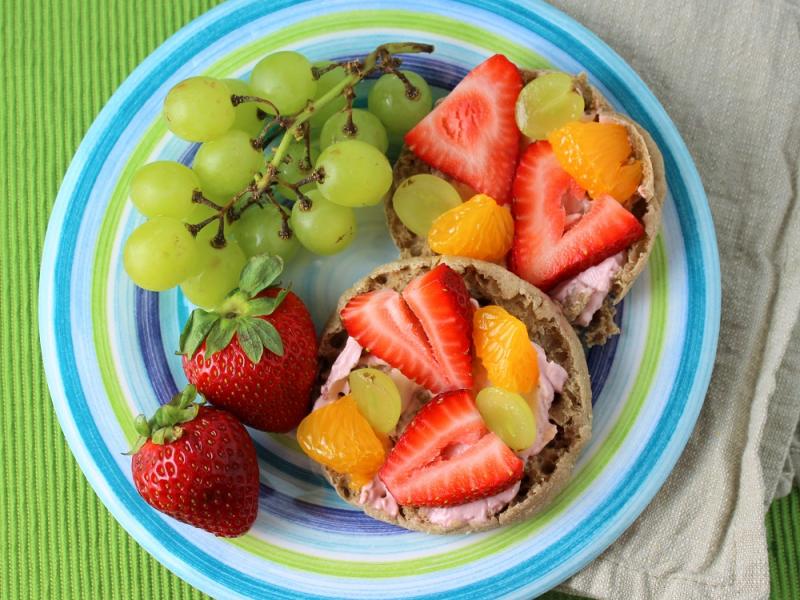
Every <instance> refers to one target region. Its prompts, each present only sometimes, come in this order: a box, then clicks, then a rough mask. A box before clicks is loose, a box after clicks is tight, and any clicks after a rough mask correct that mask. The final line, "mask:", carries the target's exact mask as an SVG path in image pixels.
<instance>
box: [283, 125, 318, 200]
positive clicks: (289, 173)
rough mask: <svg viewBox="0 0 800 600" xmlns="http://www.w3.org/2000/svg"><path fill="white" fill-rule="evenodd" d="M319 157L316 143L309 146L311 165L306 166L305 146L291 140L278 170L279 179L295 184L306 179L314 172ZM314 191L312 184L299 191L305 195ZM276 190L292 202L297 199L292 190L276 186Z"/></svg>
mask: <svg viewBox="0 0 800 600" xmlns="http://www.w3.org/2000/svg"><path fill="white" fill-rule="evenodd" d="M318 157H319V146H317V144H316V143H312V144H311V164H306V144H305V142H304V141H296V140H292V143H291V144H289V149H288V150H287V151H286V155H285V156H284V157H283V162H282V163H281V166H280V168H279V169H278V174H279V175H280V177H281V179H283V180H284V181H286V182H287V183H297V182H298V181H300V180H301V179H303V178H305V177H308V176H309V175H310V174H311V172H312V171H313V170H314V162H315V161H316V160H317V158H318ZM313 189H314V183H307V184H306V185H304V186H303V187H301V188H300V190H301V191H302V192H303V193H307V192H308V191H309V190H313ZM277 190H278V191H279V192H280V193H281V194H282V195H283V196H284V197H285V198H288V199H289V200H294V199H295V198H296V197H297V194H295V192H294V190H292V189H290V188H288V187H286V186H285V185H278V186H277Z"/></svg>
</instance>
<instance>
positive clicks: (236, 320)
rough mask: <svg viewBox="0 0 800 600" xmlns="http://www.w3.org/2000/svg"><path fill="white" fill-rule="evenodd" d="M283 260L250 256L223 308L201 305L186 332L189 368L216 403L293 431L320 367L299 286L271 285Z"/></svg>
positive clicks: (269, 427)
mask: <svg viewBox="0 0 800 600" xmlns="http://www.w3.org/2000/svg"><path fill="white" fill-rule="evenodd" d="M281 268H282V261H280V259H279V258H278V257H268V256H266V255H262V256H256V257H253V258H252V259H250V262H248V264H247V266H245V268H244V270H243V271H242V279H241V281H240V282H239V286H240V289H239V291H237V292H236V293H234V294H233V295H232V296H231V297H229V298H228V299H226V300H225V301H224V302H223V304H222V305H221V307H220V309H219V311H218V312H207V311H204V310H202V309H197V310H195V311H194V312H193V313H192V317H191V318H190V319H189V322H188V323H187V324H186V329H185V330H184V332H183V334H182V336H181V352H182V353H183V355H184V356H183V370H184V372H185V373H186V377H187V378H188V379H189V381H190V382H191V383H193V384H194V385H196V386H197V389H198V390H199V391H200V393H201V394H203V395H204V396H205V397H206V399H207V400H208V401H209V402H211V403H212V404H214V405H216V406H219V407H222V408H224V409H226V410H229V411H230V412H231V413H233V414H234V415H235V416H236V417H237V418H238V419H240V420H241V421H242V422H243V423H244V424H245V425H249V426H251V427H255V428H256V429H263V430H265V431H290V430H292V429H294V428H295V427H297V425H298V423H300V421H301V419H302V418H303V417H304V416H305V415H306V413H308V409H309V403H310V394H311V386H312V385H313V383H314V378H315V377H316V373H317V338H316V332H315V330H314V323H313V322H312V320H311V315H310V314H309V312H308V309H307V308H306V307H305V305H304V304H303V302H302V301H301V300H300V299H299V298H298V297H297V296H296V295H295V294H293V293H292V292H289V291H288V290H285V289H280V288H269V289H264V288H265V287H266V286H269V285H271V284H272V283H273V282H274V281H275V279H276V278H277V277H278V275H279V274H280V271H281Z"/></svg>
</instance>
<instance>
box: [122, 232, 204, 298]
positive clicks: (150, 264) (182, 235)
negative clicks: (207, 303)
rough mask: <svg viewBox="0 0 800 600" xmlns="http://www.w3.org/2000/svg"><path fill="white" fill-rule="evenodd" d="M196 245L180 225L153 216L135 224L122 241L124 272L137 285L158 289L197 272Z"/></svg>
mask: <svg viewBox="0 0 800 600" xmlns="http://www.w3.org/2000/svg"><path fill="white" fill-rule="evenodd" d="M198 259H199V247H198V244H197V242H196V241H195V240H194V239H193V238H192V234H191V233H189V231H188V230H187V229H186V227H185V226H184V224H183V223H182V222H181V221H179V220H177V219H173V218H170V217H155V218H154V219H150V220H149V221H146V222H145V223H142V224H141V225H139V226H138V227H137V228H136V229H134V230H133V233H131V235H130V236H129V237H128V239H127V241H126V242H125V248H124V249H123V251H122V261H123V265H124V266H125V271H126V272H127V273H128V276H129V277H130V278H131V279H132V280H133V282H134V283H135V284H136V285H138V286H139V287H141V288H144V289H146V290H152V291H155V292H161V291H163V290H167V289H169V288H171V287H174V286H176V285H178V284H179V283H180V282H181V281H183V280H184V279H186V278H188V277H193V276H194V275H197V272H198V271H199V267H200V264H199V262H198Z"/></svg>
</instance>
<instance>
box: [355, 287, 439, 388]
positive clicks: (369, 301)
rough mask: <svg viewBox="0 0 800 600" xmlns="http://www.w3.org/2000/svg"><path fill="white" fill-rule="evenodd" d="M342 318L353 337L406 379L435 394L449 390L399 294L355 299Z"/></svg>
mask: <svg viewBox="0 0 800 600" xmlns="http://www.w3.org/2000/svg"><path fill="white" fill-rule="evenodd" d="M341 316H342V322H343V323H344V327H345V329H346V330H347V333H348V334H350V337H352V338H354V339H355V340H356V341H357V342H358V343H359V344H361V345H362V346H363V347H364V348H366V349H367V350H369V351H370V352H371V353H372V354H374V355H375V356H377V357H378V358H380V359H381V360H385V361H386V362H387V363H389V364H390V365H392V366H393V367H395V368H396V369H399V370H400V372H401V373H403V375H405V376H406V377H408V378H409V379H413V380H414V381H416V382H417V383H418V384H420V385H421V386H424V387H425V388H427V389H429V390H431V391H432V392H433V393H438V392H441V391H444V390H447V389H448V388H449V381H448V380H447V378H446V377H445V376H444V373H442V371H441V369H439V365H438V364H437V362H436V358H435V357H434V355H433V351H432V350H431V346H430V344H429V343H428V340H427V339H426V337H425V332H424V331H423V330H422V326H421V325H420V324H419V321H417V318H416V317H415V316H414V314H413V313H412V312H411V309H409V308H408V306H407V305H406V303H405V302H404V301H403V298H402V297H401V296H400V294H398V293H397V292H395V291H394V290H391V289H383V290H377V291H375V292H369V293H366V294H361V295H359V296H355V297H354V298H351V299H350V301H349V302H348V303H347V305H346V306H345V307H344V308H343V309H342V315H341Z"/></svg>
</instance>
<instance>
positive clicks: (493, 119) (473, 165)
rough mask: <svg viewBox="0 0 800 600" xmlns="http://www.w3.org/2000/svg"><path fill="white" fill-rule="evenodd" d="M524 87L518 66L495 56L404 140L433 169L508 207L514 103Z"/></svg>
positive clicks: (513, 153)
mask: <svg viewBox="0 0 800 600" xmlns="http://www.w3.org/2000/svg"><path fill="white" fill-rule="evenodd" d="M521 89H522V78H521V77H520V74H519V71H518V70H517V67H516V66H514V64H513V63H512V62H510V61H509V60H508V59H507V58H506V57H505V56H503V55H501V54H496V55H494V56H492V57H491V58H489V59H488V60H486V61H484V62H483V63H481V64H480V65H478V66H477V67H475V68H474V69H473V70H472V71H470V73H468V74H467V76H466V77H465V78H464V79H462V80H461V82H460V83H459V84H458V85H457V86H456V87H455V88H454V89H453V91H452V92H450V94H448V95H447V96H446V97H445V99H444V100H443V101H442V102H441V104H439V105H438V106H437V107H436V108H434V109H433V111H432V112H431V113H430V114H429V115H428V116H427V117H425V118H424V119H423V120H422V121H420V122H419V123H418V124H417V125H416V126H415V127H414V129H412V130H411V131H409V132H408V133H407V134H406V136H405V142H406V144H407V145H408V147H409V148H410V149H411V150H412V152H414V154H416V155H417V156H418V157H419V158H421V159H422V160H424V161H425V162H426V163H428V164H429V165H431V166H432V167H435V168H437V169H439V170H440V171H442V172H443V173H445V174H447V175H450V176H451V177H454V178H456V179H458V180H459V181H463V182H465V183H467V184H469V185H470V186H472V187H473V188H474V189H475V190H476V191H477V192H479V193H483V194H488V195H489V196H491V197H492V198H495V199H496V200H497V201H498V202H500V203H504V202H506V201H508V197H509V192H510V191H511V182H512V179H513V177H514V168H515V166H516V164H517V150H518V146H519V137H520V134H519V129H518V128H517V124H516V122H515V120H514V105H515V104H516V101H517V96H519V92H520V90H521Z"/></svg>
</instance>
